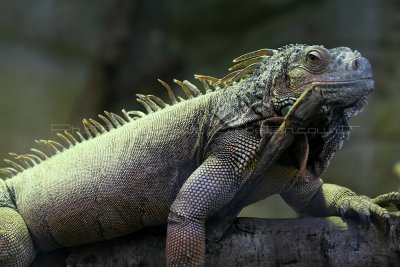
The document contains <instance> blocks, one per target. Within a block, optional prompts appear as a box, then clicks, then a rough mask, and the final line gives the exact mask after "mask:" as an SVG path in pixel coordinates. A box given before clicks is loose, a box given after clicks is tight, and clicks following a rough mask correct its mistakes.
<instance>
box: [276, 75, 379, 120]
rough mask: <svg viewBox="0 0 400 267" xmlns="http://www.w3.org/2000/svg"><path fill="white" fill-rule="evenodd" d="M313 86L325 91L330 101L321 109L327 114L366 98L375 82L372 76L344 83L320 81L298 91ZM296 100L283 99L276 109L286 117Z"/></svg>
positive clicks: (279, 101)
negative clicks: (333, 108)
mask: <svg viewBox="0 0 400 267" xmlns="http://www.w3.org/2000/svg"><path fill="white" fill-rule="evenodd" d="M312 85H313V86H319V87H321V88H322V89H323V90H321V92H322V94H324V95H325V97H324V98H325V99H328V101H327V104H326V105H323V106H322V107H321V111H323V112H327V111H328V110H329V109H331V108H332V107H333V106H343V107H347V106H351V105H352V104H354V103H356V102H357V101H358V100H360V99H362V98H364V97H365V96H367V95H368V94H369V93H370V92H371V91H372V90H373V87H374V81H373V80H372V77H370V76H367V77H362V78H358V79H349V80H342V81H318V82H311V83H308V84H304V85H302V86H300V88H298V89H297V90H299V91H300V92H302V91H304V90H305V88H306V87H308V86H312ZM297 90H295V91H297ZM296 100H297V97H287V98H282V99H279V100H277V101H276V102H275V107H276V109H277V110H278V111H279V113H280V115H283V116H285V115H286V114H287V113H288V112H289V110H290V108H291V107H292V106H293V104H294V103H295V102H296Z"/></svg>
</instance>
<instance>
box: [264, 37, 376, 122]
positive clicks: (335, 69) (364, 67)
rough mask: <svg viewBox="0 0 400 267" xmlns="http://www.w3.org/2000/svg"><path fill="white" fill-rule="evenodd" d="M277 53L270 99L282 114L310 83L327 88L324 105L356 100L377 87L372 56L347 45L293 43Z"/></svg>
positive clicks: (349, 102) (351, 102) (350, 103)
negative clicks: (365, 56)
mask: <svg viewBox="0 0 400 267" xmlns="http://www.w3.org/2000/svg"><path fill="white" fill-rule="evenodd" d="M275 57H276V59H274V58H273V57H272V58H271V61H272V62H276V63H275V65H276V66H275V68H276V70H275V72H276V76H275V77H274V83H273V85H272V88H271V89H272V91H271V93H272V97H270V98H268V101H270V104H271V105H272V107H273V108H274V111H275V112H276V113H277V114H280V115H286V113H287V112H288V110H289V109H290V107H291V105H292V104H293V103H294V101H295V100H296V99H297V98H298V97H299V96H300V95H301V93H302V92H303V91H304V90H305V88H307V87H308V86H310V85H317V86H318V87H320V88H321V89H322V92H324V98H325V99H326V101H327V103H326V104H327V105H326V106H325V107H324V109H327V108H329V106H331V107H339V106H342V107H343V106H348V105H352V104H355V103H356V102H357V101H360V100H361V99H363V98H365V97H366V96H367V95H368V93H370V92H371V91H372V89H373V85H374V82H373V80H372V71H371V66H370V64H369V62H368V60H367V59H365V58H363V57H362V56H361V54H360V53H359V52H357V51H352V50H351V49H349V48H347V47H338V48H334V49H326V48H324V47H322V46H316V45H314V46H306V45H292V46H287V47H284V48H283V49H281V50H279V51H278V52H277V53H276V55H275Z"/></svg>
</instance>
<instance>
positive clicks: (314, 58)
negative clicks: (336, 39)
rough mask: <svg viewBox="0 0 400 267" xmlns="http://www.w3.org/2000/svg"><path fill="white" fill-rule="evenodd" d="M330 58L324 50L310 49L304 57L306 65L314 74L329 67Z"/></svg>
mask: <svg viewBox="0 0 400 267" xmlns="http://www.w3.org/2000/svg"><path fill="white" fill-rule="evenodd" d="M327 58H328V56H327V55H326V52H325V51H324V50H323V49H317V48H313V49H310V50H309V51H308V52H307V53H306V55H305V57H304V65H305V66H306V67H307V69H309V70H311V71H312V72H321V71H323V70H324V69H325V68H326V66H327V65H328V60H327Z"/></svg>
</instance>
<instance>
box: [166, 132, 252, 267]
mask: <svg viewBox="0 0 400 267" xmlns="http://www.w3.org/2000/svg"><path fill="white" fill-rule="evenodd" d="M215 143H217V144H218V146H217V147H216V148H215V149H213V150H212V152H211V155H210V156H208V158H207V159H206V160H205V161H204V162H203V164H202V165H201V166H200V167H199V168H198V169H197V170H196V171H195V172H194V173H193V174H192V175H191V176H190V177H189V178H188V180H186V182H185V184H184V185H183V187H182V188H181V190H180V191H179V193H178V195H177V197H176V199H175V201H174V203H173V204H172V206H171V212H170V215H169V218H168V232H167V249H166V252H167V264H168V266H203V265H204V252H205V221H206V219H207V218H209V217H211V216H212V215H213V214H215V213H216V212H217V211H219V210H220V209H221V208H223V207H224V206H225V205H226V204H227V203H228V202H229V201H230V200H231V199H232V198H233V197H234V195H235V194H236V193H237V192H238V190H239V189H240V187H241V186H242V184H243V182H244V180H245V179H246V177H248V175H249V173H250V170H251V169H252V168H254V166H255V152H256V149H257V145H258V140H257V139H256V138H255V137H253V136H252V134H250V133H248V132H246V131H244V130H243V131H233V132H228V133H224V134H223V138H220V139H218V140H216V142H215Z"/></svg>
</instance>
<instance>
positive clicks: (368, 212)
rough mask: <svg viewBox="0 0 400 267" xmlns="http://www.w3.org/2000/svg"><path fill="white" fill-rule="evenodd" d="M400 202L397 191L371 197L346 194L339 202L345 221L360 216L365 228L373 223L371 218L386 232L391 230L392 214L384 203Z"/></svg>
mask: <svg viewBox="0 0 400 267" xmlns="http://www.w3.org/2000/svg"><path fill="white" fill-rule="evenodd" d="M389 203H394V204H400V194H399V193H397V192H393V193H389V194H385V195H381V196H379V197H377V198H374V199H370V198H369V197H367V196H361V195H360V196H359V195H344V196H342V197H340V198H339V200H338V202H337V207H338V213H339V215H340V217H342V219H343V221H345V219H346V218H358V219H360V220H361V222H362V224H363V226H364V228H365V230H368V229H369V227H370V225H371V218H372V220H373V221H374V224H375V225H376V226H378V227H379V228H384V229H385V233H388V232H389V230H390V224H389V218H390V214H389V211H388V210H387V209H385V208H384V207H381V206H384V205H382V204H389Z"/></svg>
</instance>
